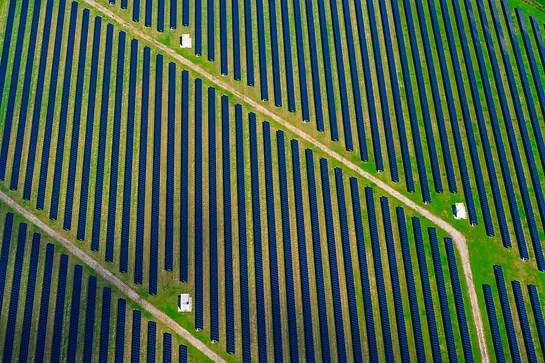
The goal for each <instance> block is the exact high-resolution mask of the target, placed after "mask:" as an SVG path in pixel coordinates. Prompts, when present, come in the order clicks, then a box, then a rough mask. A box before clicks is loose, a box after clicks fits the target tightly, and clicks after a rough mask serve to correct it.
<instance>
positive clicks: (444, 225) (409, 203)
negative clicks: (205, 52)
mask: <svg viewBox="0 0 545 363" xmlns="http://www.w3.org/2000/svg"><path fill="white" fill-rule="evenodd" d="M81 2H83V3H86V4H87V5H88V6H90V7H92V8H94V9H96V10H98V11H99V12H100V13H102V14H103V15H105V16H107V17H108V18H110V19H111V20H113V21H114V22H116V23H117V24H118V25H120V26H122V27H124V28H125V29H126V30H128V31H130V32H131V33H133V34H134V35H135V36H137V37H138V38H140V39H142V40H145V41H146V42H148V43H150V44H152V45H153V46H155V47H156V48H158V49H160V50H161V52H163V53H164V54H165V55H169V56H170V57H172V58H174V59H176V60H177V61H178V62H180V63H181V64H183V65H184V66H186V67H187V68H189V69H191V70H193V71H194V72H196V73H198V74H199V75H200V76H201V77H202V78H204V79H206V80H208V81H209V82H211V83H213V84H215V85H217V86H219V87H221V88H223V89H224V90H225V91H228V92H230V93H231V94H233V95H234V96H235V97H237V98H238V99H240V100H242V101H244V102H245V103H247V104H248V105H250V106H252V107H253V108H254V109H256V110H257V111H259V112H260V113H261V114H263V115H265V116H266V117H267V118H269V119H270V120H272V121H274V122H276V123H277V124H278V125H279V126H281V127H282V128H283V129H285V130H289V131H290V132H292V133H293V134H295V135H297V136H298V138H300V139H301V140H305V141H306V142H308V143H310V144H311V145H313V147H314V148H315V149H318V150H320V151H321V152H323V153H324V154H326V155H327V156H328V157H330V158H332V159H335V160H337V161H338V162H340V163H342V164H343V165H344V166H345V167H347V168H349V169H351V170H352V171H354V172H356V173H357V174H358V175H359V176H361V177H362V178H364V179H366V180H368V181H369V182H371V183H374V184H376V186H377V187H378V188H380V189H382V190H383V191H384V192H385V193H387V194H389V195H390V196H392V197H394V198H395V199H397V200H398V201H400V202H401V203H403V204H404V205H405V206H406V207H408V208H410V209H412V210H414V211H416V212H417V213H418V214H420V215H421V216H422V217H424V218H426V219H428V220H429V221H431V222H432V223H434V224H435V225H437V226H438V227H440V228H441V229H443V230H444V231H445V232H446V233H448V234H449V235H450V236H451V237H452V240H453V241H454V244H455V246H456V248H457V250H458V253H459V254H460V258H461V262H462V268H463V271H464V276H465V279H466V282H467V288H468V295H469V299H470V303H471V310H472V316H473V322H474V324H475V329H476V331H477V336H478V341H479V350H480V353H481V359H482V362H485V363H488V362H489V356H488V351H487V346H486V338H485V333H484V325H483V319H482V313H481V309H480V307H479V301H478V298H477V293H476V290H475V283H474V281H473V273H472V271H471V264H470V260H469V250H468V247H467V241H466V238H465V236H464V235H463V233H462V232H460V231H458V230H457V229H456V228H454V227H453V226H452V225H451V224H449V223H448V222H447V221H445V220H443V219H441V218H440V217H438V216H437V215H435V214H433V213H432V212H431V211H429V210H427V209H426V208H424V207H422V206H421V205H419V204H418V203H416V202H414V201H413V200H411V199H409V198H408V197H406V196H405V195H403V194H402V193H400V192H399V191H397V190H395V189H394V188H392V187H391V186H389V185H388V184H386V183H385V182H383V181H382V180H380V179H379V178H377V177H376V176H374V175H373V174H371V173H369V172H367V171H365V170H363V169H362V168H361V167H359V166H358V165H356V164H354V163H353V162H351V161H350V160H348V159H347V158H345V157H343V156H342V155H341V154H339V153H337V152H335V151H333V150H331V149H330V148H329V147H327V146H326V145H324V144H322V143H321V142H319V141H318V140H316V139H315V138H313V137H312V136H310V135H308V134H307V133H305V132H304V131H302V130H300V129H299V128H297V127H296V126H293V125H292V124H290V123H289V122H287V121H286V120H284V119H282V118H281V117H280V116H278V115H276V114H275V113H274V112H272V111H270V110H269V109H267V108H266V107H264V106H263V105H262V104H260V103H258V102H256V101H254V100H253V99H251V98H250V97H248V96H246V95H244V94H243V93H240V92H239V91H237V90H236V89H235V88H234V87H233V86H231V85H230V84H229V83H227V82H225V81H223V80H221V79H220V78H217V77H215V76H213V75H212V74H210V73H208V71H206V70H205V69H203V68H202V67H199V66H198V65H196V64H194V63H192V62H191V61H190V60H189V59H187V58H185V57H183V56H181V55H180V54H178V53H176V52H175V51H174V50H172V49H170V48H169V47H167V46H166V45H164V44H162V43H160V42H159V41H157V40H156V39H154V38H153V37H151V36H149V35H148V34H146V33H144V32H142V31H140V30H138V29H137V28H136V27H134V25H133V24H131V23H129V22H127V21H125V20H123V19H122V18H121V17H120V16H118V15H116V14H115V13H113V12H112V11H110V10H109V9H108V8H107V7H106V6H103V5H101V4H99V3H97V2H96V1H93V0H81ZM0 197H2V198H1V199H4V198H8V199H9V197H7V196H6V195H5V194H3V193H1V194H0ZM10 200H11V199H10ZM12 202H13V203H14V204H15V205H17V206H18V204H17V203H16V202H14V201H12ZM19 208H22V207H20V206H19ZM25 215H30V216H32V217H34V219H36V220H37V221H39V219H37V218H36V217H35V216H33V215H32V214H31V213H30V212H28V211H26V214H25ZM45 226H47V225H45ZM48 228H49V227H48ZM49 229H51V228H49ZM51 231H52V232H54V231H53V230H51ZM59 237H61V238H62V236H60V235H59ZM66 242H68V241H66ZM76 248H77V247H76ZM80 253H83V254H85V253H84V252H83V251H81V250H80ZM91 260H92V259H91ZM92 261H93V262H94V263H95V264H97V268H102V269H104V267H102V266H101V265H100V264H98V263H97V262H96V261H94V260H92ZM91 267H93V265H91ZM93 268H95V267H93ZM104 270H105V269H104ZM104 273H109V271H107V270H105V272H104ZM110 274H111V273H110ZM112 276H113V275H112ZM113 277H114V278H115V276H113ZM121 283H122V282H121ZM125 286H126V285H125ZM126 287H127V288H128V286H126ZM129 290H130V288H129ZM131 291H132V290H131ZM137 297H138V299H139V300H143V299H142V298H141V297H140V296H137ZM135 301H138V300H135ZM144 301H145V300H144ZM148 304H149V303H148ZM153 308H155V307H153ZM155 309H156V308H155ZM156 310H157V309H156ZM157 313H161V312H160V311H158V310H157ZM161 314H163V313H161ZM163 315H164V314H163ZM165 317H166V315H165ZM166 318H168V317H166ZM180 328H181V327H180ZM186 333H187V331H186ZM188 334H189V333H188ZM192 338H193V337H192ZM193 339H194V340H196V339H195V338H193ZM195 343H196V344H199V345H198V346H197V345H196V346H197V347H198V348H199V349H201V348H200V346H202V347H203V348H204V349H206V350H208V351H210V350H209V348H207V347H206V346H205V345H204V344H203V343H202V342H200V341H198V340H196V342H195ZM203 352H204V351H203ZM210 353H212V354H215V353H213V352H211V351H210ZM218 358H219V357H218Z"/></svg>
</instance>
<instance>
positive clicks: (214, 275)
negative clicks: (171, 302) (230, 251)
mask: <svg viewBox="0 0 545 363" xmlns="http://www.w3.org/2000/svg"><path fill="white" fill-rule="evenodd" d="M216 147H217V146H216V90H215V88H213V87H208V171H209V174H208V198H209V199H208V204H209V209H208V219H209V223H210V230H209V243H210V246H209V248H210V340H211V341H213V342H217V341H219V340H220V331H219V281H218V201H217V194H218V192H217V190H216V189H217V183H218V181H217V175H216V168H217V167H218V166H217V162H216V155H217V154H216V153H217V150H216ZM220 213H221V212H220Z"/></svg>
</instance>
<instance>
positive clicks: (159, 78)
mask: <svg viewBox="0 0 545 363" xmlns="http://www.w3.org/2000/svg"><path fill="white" fill-rule="evenodd" d="M162 104H163V56H162V55H161V54H157V55H156V57H155V111H154V127H153V182H152V183H153V185H152V189H151V211H152V218H151V231H150V252H149V253H150V260H149V293H150V294H152V295H156V294H157V281H158V277H157V273H158V270H159V266H158V265H159V223H160V222H161V221H160V214H161V211H160V201H161V196H160V188H161V140H162V134H161V124H162V117H163V112H162V110H163V108H162V107H163V106H162Z"/></svg>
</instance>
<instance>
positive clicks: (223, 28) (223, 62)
mask: <svg viewBox="0 0 545 363" xmlns="http://www.w3.org/2000/svg"><path fill="white" fill-rule="evenodd" d="M227 61H228V59H227V0H220V71H221V74H222V75H227V74H228V73H229V70H228V67H227Z"/></svg>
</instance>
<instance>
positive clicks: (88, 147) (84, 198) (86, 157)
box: [25, 17, 102, 241]
mask: <svg viewBox="0 0 545 363" xmlns="http://www.w3.org/2000/svg"><path fill="white" fill-rule="evenodd" d="M101 25H102V18H100V17H96V18H95V26H94V30H93V56H92V58H91V72H90V76H89V77H90V80H89V99H88V105H87V123H86V127H85V148H84V151H83V168H82V172H81V174H82V176H81V189H80V200H79V205H80V210H79V216H78V231H77V239H78V240H80V241H83V240H84V239H85V234H86V226H87V204H88V198H89V183H90V180H89V179H90V169H91V155H92V146H93V127H94V123H95V106H96V90H97V78H98V60H99V56H100V53H99V52H100V43H101V41H100V38H101ZM44 39H45V38H44ZM44 42H45V40H44ZM43 50H44V49H43V48H42V51H43ZM46 52H47V48H46ZM42 54H43V53H42ZM40 63H41V60H40ZM40 67H41V65H40ZM32 127H33V128H34V125H33V126H32ZM37 132H38V131H37V129H36V133H37ZM31 148H32V147H31ZM32 160H34V157H33V158H32ZM33 163H34V161H32V164H33ZM29 166H30V163H28V164H27V171H28V167H29ZM31 186H32V182H30V184H29V185H28V198H30V188H31ZM26 193H27V184H26V183H25V194H26Z"/></svg>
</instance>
